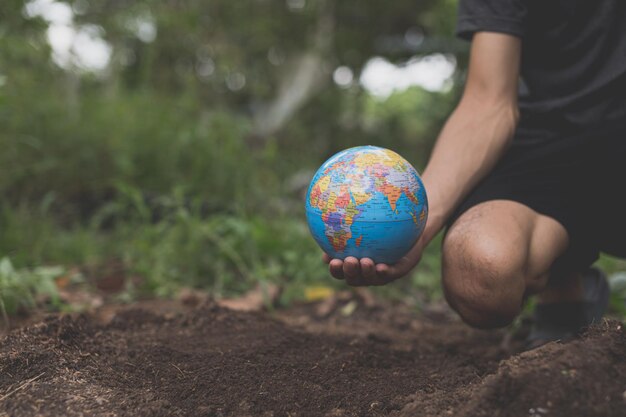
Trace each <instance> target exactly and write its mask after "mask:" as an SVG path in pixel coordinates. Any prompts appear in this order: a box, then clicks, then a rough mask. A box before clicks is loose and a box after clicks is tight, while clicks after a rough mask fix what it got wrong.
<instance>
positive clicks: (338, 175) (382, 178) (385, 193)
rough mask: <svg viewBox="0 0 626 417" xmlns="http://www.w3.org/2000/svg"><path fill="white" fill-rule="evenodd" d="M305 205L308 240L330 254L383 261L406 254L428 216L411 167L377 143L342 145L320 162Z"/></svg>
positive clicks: (423, 193) (395, 258)
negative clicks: (344, 146) (335, 152)
mask: <svg viewBox="0 0 626 417" xmlns="http://www.w3.org/2000/svg"><path fill="white" fill-rule="evenodd" d="M305 206H306V207H305V208H306V218H307V223H308V225H309V230H310V231H311V234H312V235H313V238H314V239H315V241H316V242H317V244H318V245H319V246H320V247H321V248H322V250H323V251H324V252H326V253H327V254H328V255H330V256H331V257H332V258H337V259H345V258H346V257H348V256H354V257H356V258H358V259H360V258H371V259H372V260H373V261H374V262H376V263H387V264H393V263H396V262H397V261H398V260H400V259H401V258H402V257H403V256H404V255H406V253H407V252H408V251H409V250H410V249H411V247H412V246H413V245H414V244H415V242H416V241H417V239H418V238H419V237H420V235H421V234H422V231H423V230H424V226H425V224H426V219H427V217H428V201H427V198H426V190H425V189H424V185H423V183H422V180H421V178H420V177H419V174H418V173H417V171H416V170H415V168H413V166H411V164H410V163H409V162H407V161H406V160H405V159H404V158H402V157H401V156H400V155H398V154H397V153H395V152H393V151H391V150H389V149H385V148H380V147H377V146H358V147H355V148H350V149H346V150H344V151H341V152H339V153H337V154H336V155H334V156H332V157H331V158H330V159H328V160H327V161H326V162H324V164H323V165H322V166H321V167H320V168H319V170H318V171H317V172H316V173H315V175H314V176H313V179H312V180H311V184H310V185H309V188H308V191H307V194H306V203H305Z"/></svg>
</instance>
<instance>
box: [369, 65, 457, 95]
mask: <svg viewBox="0 0 626 417" xmlns="http://www.w3.org/2000/svg"><path fill="white" fill-rule="evenodd" d="M455 68H456V62H455V60H454V58H453V57H451V56H447V55H444V54H432V55H427V56H424V57H415V58H412V59H410V60H409V61H407V62H406V63H405V64H404V65H394V64H392V63H391V62H389V61H387V60H386V59H384V58H381V57H374V58H372V59H370V60H369V61H368V63H367V64H366V65H365V68H364V69H363V72H362V73H361V78H360V82H361V84H362V85H363V87H365V89H367V90H368V91H369V92H370V93H371V94H372V95H374V96H377V97H380V98H386V97H388V96H390V95H391V94H392V93H394V92H396V91H403V90H406V89H407V88H409V87H412V86H420V87H422V88H424V89H425V90H428V91H445V90H447V89H448V88H450V86H451V82H452V81H451V77H452V75H453V74H454V70H455Z"/></svg>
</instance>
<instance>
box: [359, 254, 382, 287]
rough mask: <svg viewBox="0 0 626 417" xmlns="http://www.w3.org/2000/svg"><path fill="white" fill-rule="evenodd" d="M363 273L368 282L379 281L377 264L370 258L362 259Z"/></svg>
mask: <svg viewBox="0 0 626 417" xmlns="http://www.w3.org/2000/svg"><path fill="white" fill-rule="evenodd" d="M361 275H363V278H365V280H366V281H367V282H368V283H374V282H377V281H378V277H377V275H376V265H375V264H374V261H372V260H371V259H370V258H363V259H361Z"/></svg>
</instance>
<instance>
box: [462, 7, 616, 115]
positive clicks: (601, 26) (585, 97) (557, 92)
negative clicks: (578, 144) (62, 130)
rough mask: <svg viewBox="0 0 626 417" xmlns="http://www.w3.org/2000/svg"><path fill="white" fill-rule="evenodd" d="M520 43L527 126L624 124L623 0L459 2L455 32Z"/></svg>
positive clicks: (522, 108)
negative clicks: (503, 37) (516, 39)
mask: <svg viewBox="0 0 626 417" xmlns="http://www.w3.org/2000/svg"><path fill="white" fill-rule="evenodd" d="M479 31H488V32H500V33H507V34H511V35H514V36H517V37H520V38H521V40H522V61H521V78H522V83H521V86H520V96H519V107H520V113H521V120H520V124H521V125H522V127H523V126H525V125H526V126H540V125H542V124H545V123H548V124H549V125H551V126H558V125H561V124H564V125H567V126H570V127H572V126H575V127H580V126H590V125H594V124H596V123H603V122H608V121H611V122H616V121H617V122H618V121H619V120H623V121H624V123H625V124H626V0H460V3H459V17H458V24H457V34H458V36H460V37H462V38H464V39H471V38H472V36H473V34H474V33H475V32H479Z"/></svg>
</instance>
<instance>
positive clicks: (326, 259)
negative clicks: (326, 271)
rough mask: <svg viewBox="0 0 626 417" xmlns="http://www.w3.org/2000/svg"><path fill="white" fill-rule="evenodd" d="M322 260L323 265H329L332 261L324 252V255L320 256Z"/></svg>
mask: <svg viewBox="0 0 626 417" xmlns="http://www.w3.org/2000/svg"><path fill="white" fill-rule="evenodd" d="M322 260H323V261H324V263H327V264H329V263H330V261H332V260H333V258H331V257H330V256H328V254H327V253H325V252H324V254H323V255H322Z"/></svg>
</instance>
